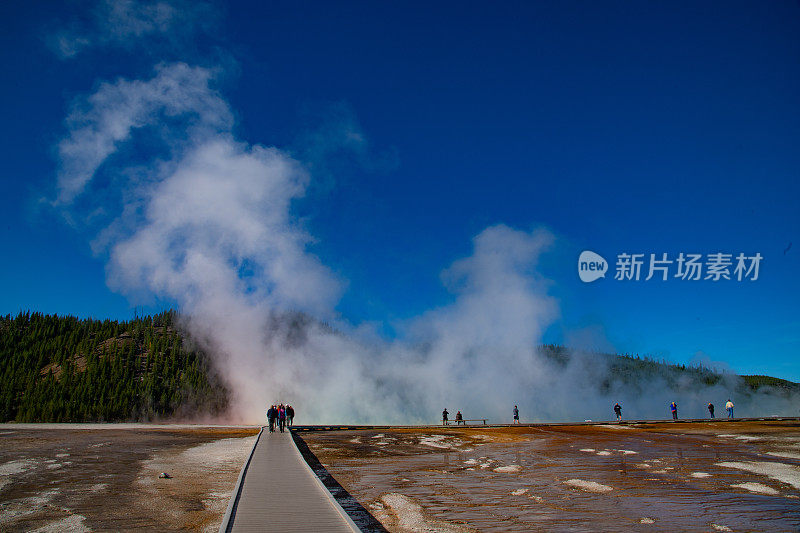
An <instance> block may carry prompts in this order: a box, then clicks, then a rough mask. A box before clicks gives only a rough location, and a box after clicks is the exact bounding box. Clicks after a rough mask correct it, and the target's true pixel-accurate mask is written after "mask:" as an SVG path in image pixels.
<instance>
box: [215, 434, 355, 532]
mask: <svg viewBox="0 0 800 533" xmlns="http://www.w3.org/2000/svg"><path fill="white" fill-rule="evenodd" d="M231 521H232V524H231V527H230V529H229V530H230V531H232V532H235V533H238V532H250V531H259V532H270V531H282V532H287V533H288V532H293V531H315V532H320V533H327V532H330V533H352V532H353V531H358V529H357V528H356V527H355V525H354V524H353V523H352V521H351V520H349V518H348V517H347V516H346V515H343V511H341V508H340V507H338V504H336V502H335V501H334V500H333V497H332V496H331V495H330V493H329V492H328V491H327V490H326V489H325V488H324V487H323V486H322V484H321V483H320V481H319V479H317V477H316V476H315V475H314V473H313V472H312V471H311V469H310V468H309V467H308V465H307V464H306V462H305V460H304V459H303V457H302V456H301V455H300V452H299V451H298V450H297V447H296V446H295V444H294V442H293V441H292V437H291V435H290V434H289V433H288V432H286V433H279V432H275V433H269V432H268V431H264V432H263V434H262V435H261V438H260V439H259V441H258V444H257V445H256V448H255V450H254V452H253V458H252V459H251V461H250V465H249V466H248V468H247V472H246V473H245V476H244V480H243V482H242V490H241V494H240V496H239V500H238V503H237V504H236V509H235V511H234V513H233V516H232V517H231Z"/></svg>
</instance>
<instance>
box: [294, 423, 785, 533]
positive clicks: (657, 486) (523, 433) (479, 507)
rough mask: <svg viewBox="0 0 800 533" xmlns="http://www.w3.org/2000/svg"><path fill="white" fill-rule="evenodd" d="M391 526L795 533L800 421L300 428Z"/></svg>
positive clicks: (413, 528) (336, 472)
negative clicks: (490, 426) (459, 427)
mask: <svg viewBox="0 0 800 533" xmlns="http://www.w3.org/2000/svg"><path fill="white" fill-rule="evenodd" d="M300 435H301V437H302V438H303V439H304V440H305V441H306V443H307V444H308V445H309V447H310V448H311V450H312V451H313V452H314V453H315V454H316V455H317V457H318V458H319V460H320V461H321V462H322V463H323V464H324V465H326V467H327V469H328V471H329V472H330V473H331V474H333V476H334V477H335V478H336V479H337V480H338V481H339V482H340V483H341V484H342V485H343V486H344V488H345V489H347V491H348V492H350V493H351V494H352V495H353V496H354V497H355V498H356V499H357V500H358V501H359V502H361V503H362V504H363V505H364V506H365V507H366V508H367V509H369V510H370V512H371V513H372V514H373V515H374V516H375V517H376V518H378V519H379V520H381V521H382V522H383V524H384V525H385V526H386V527H387V528H388V529H390V530H392V531H421V530H422V531H430V530H435V531H470V530H473V529H474V530H480V531H498V532H500V531H503V532H505V531H566V530H569V531H587V532H589V531H770V532H776V531H797V530H798V528H799V527H800V499H798V498H799V497H800V423H798V422H796V421H794V422H788V421H783V422H775V421H764V422H727V421H719V422H715V423H691V424H689V423H659V424H647V425H631V426H628V425H620V426H618V425H616V424H609V425H605V426H596V425H595V426H580V425H576V426H530V427H515V428H508V427H505V428H479V427H478V428H468V429H463V428H462V429H455V428H448V429H444V428H441V429H433V428H420V429H394V430H392V429H380V430H362V431H330V432H302V433H300Z"/></svg>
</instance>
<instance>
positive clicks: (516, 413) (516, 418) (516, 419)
mask: <svg viewBox="0 0 800 533" xmlns="http://www.w3.org/2000/svg"><path fill="white" fill-rule="evenodd" d="M514 423H515V424H519V409H517V406H516V405H515V406H514Z"/></svg>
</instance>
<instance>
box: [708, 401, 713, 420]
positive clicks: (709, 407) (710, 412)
mask: <svg viewBox="0 0 800 533" xmlns="http://www.w3.org/2000/svg"><path fill="white" fill-rule="evenodd" d="M708 414H709V415H711V418H714V404H713V403H711V402H708Z"/></svg>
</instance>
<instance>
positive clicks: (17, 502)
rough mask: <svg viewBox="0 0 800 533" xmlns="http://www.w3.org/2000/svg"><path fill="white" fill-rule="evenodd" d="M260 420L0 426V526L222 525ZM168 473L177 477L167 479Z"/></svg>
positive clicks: (75, 529) (192, 527)
mask: <svg viewBox="0 0 800 533" xmlns="http://www.w3.org/2000/svg"><path fill="white" fill-rule="evenodd" d="M254 433H256V431H255V430H254V429H252V428H235V427H213V426H205V427H204V426H144V425H135V424H130V425H127V424H81V425H72V424H48V425H45V424H31V425H28V424H20V425H17V424H8V425H3V426H2V427H0V531H33V530H36V531H53V532H62V531H69V532H82V531H93V530H95V531H124V530H132V529H143V530H148V531H168V530H173V531H174V530H184V531H186V530H188V531H217V530H218V529H219V524H220V523H221V522H222V516H223V515H224V514H225V509H226V506H227V504H228V500H229V497H230V494H231V492H232V490H233V487H234V484H235V483H236V479H237V477H238V475H239V471H240V469H241V467H242V464H244V461H245V459H246V456H247V454H248V453H249V452H250V449H251V448H252V445H253V442H254V438H255V437H254V436H253V435H254ZM161 472H167V473H168V474H170V476H171V479H160V478H159V474H160V473H161Z"/></svg>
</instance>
